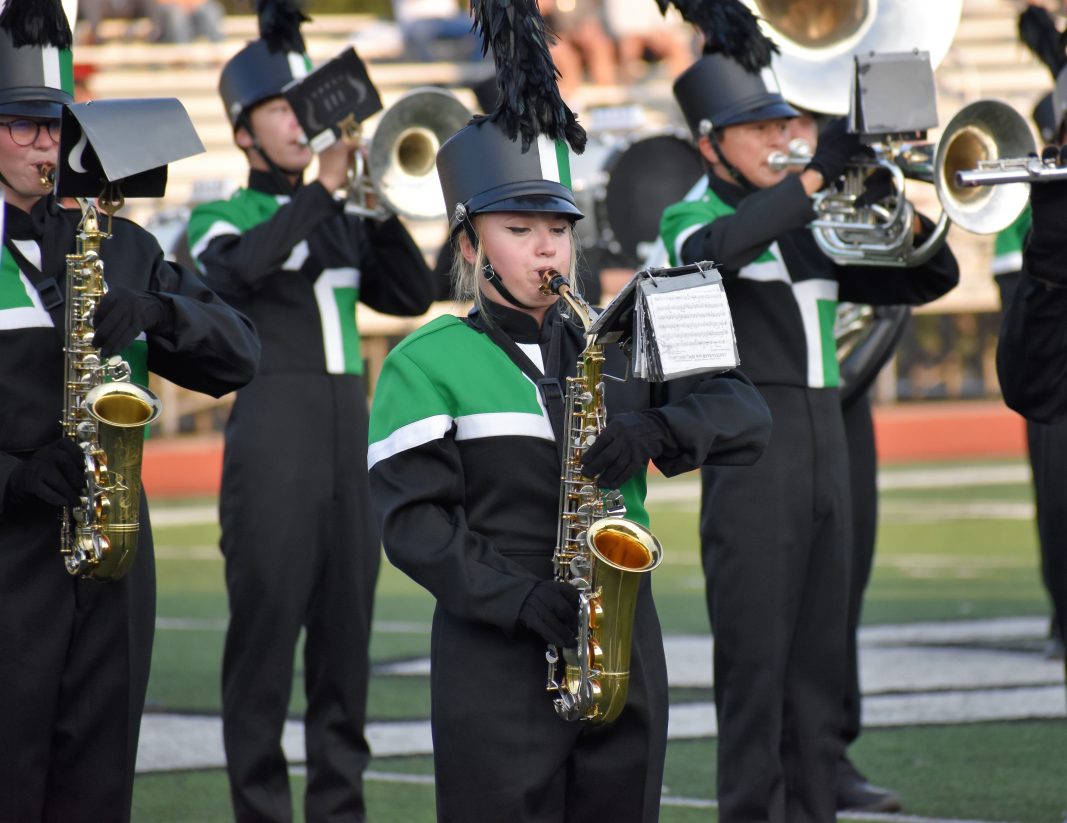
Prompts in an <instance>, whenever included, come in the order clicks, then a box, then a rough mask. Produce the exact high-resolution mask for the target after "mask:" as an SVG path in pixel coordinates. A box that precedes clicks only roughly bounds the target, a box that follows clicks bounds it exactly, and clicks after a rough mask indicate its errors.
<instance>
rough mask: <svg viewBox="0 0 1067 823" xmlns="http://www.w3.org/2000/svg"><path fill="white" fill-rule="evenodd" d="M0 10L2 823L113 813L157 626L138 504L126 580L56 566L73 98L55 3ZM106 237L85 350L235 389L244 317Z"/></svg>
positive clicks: (145, 248)
mask: <svg viewBox="0 0 1067 823" xmlns="http://www.w3.org/2000/svg"><path fill="white" fill-rule="evenodd" d="M2 5H3V9H2V11H0V192H2V193H3V199H4V200H6V205H5V206H4V216H3V217H4V219H3V221H2V223H3V227H4V232H3V235H4V236H3V240H4V245H3V249H2V251H0V386H2V389H0V624H2V625H3V627H4V631H3V633H2V635H0V700H2V701H3V703H4V705H5V706H6V707H7V710H6V711H5V712H4V716H3V719H2V720H0V821H4V823H33V821H53V820H62V821H65V823H66V822H68V821H69V822H70V823H77V821H86V823H89V822H90V821H92V823H98V822H99V821H103V820H107V821H127V820H129V818H130V804H131V797H132V790H133V777H134V763H135V759H136V753H137V738H138V732H139V729H140V722H141V712H142V709H143V707H144V699H145V691H146V688H147V685H148V671H149V663H150V659H151V652H152V637H153V631H154V624H155V561H154V557H153V550H152V535H151V530H150V527H149V521H148V511H147V507H146V503H145V499H144V496H143V495H142V497H141V511H140V519H139V523H140V531H139V548H138V552H137V555H136V559H135V562H134V564H133V566H132V569H131V570H130V572H129V574H128V575H127V576H126V577H124V578H123V579H121V580H118V581H114V582H97V581H93V580H86V579H81V578H78V577H73V576H71V575H70V574H68V573H67V571H66V569H65V567H64V563H63V559H62V558H61V556H60V552H59V549H60V520H59V514H60V511H61V510H62V508H63V507H65V506H71V505H76V504H77V502H78V498H79V495H80V494H82V493H83V492H82V489H83V487H84V482H85V481H84V473H85V462H84V457H83V455H82V452H81V450H80V449H79V448H78V447H77V446H76V445H75V444H74V443H73V441H71V440H69V439H67V438H65V437H63V436H62V430H61V427H60V425H59V421H60V418H61V416H62V412H63V406H64V342H65V336H66V332H65V328H64V323H65V316H66V315H65V312H66V306H65V301H66V300H68V299H70V295H67V294H65V291H66V285H65V284H66V271H65V269H66V261H65V255H66V254H71V253H73V252H74V250H75V236H76V233H77V231H78V223H79V220H80V218H81V215H80V213H79V212H78V211H77V210H67V209H63V208H61V207H59V205H58V204H57V202H56V199H55V197H54V195H53V194H52V193H51V183H49V182H47V181H46V180H42V169H43V168H46V167H47V168H55V167H56V166H57V162H58V153H59V149H58V143H57V141H58V139H59V128H60V115H61V113H62V109H63V106H64V105H66V104H70V103H71V102H72V97H71V93H70V91H71V89H70V87H69V86H61V85H60V78H61V77H63V76H64V72H63V71H62V66H63V65H64V64H65V63H67V64H68V65H69V62H68V61H69V58H70V51H69V49H70V28H69V25H68V24H67V22H66V20H65V19H64V18H63V17H62V9H60V8H59V4H58V3H55V5H54V8H53V7H51V5H50V4H48V3H41V2H37V0H33V2H31V0H8V2H7V3H6V4H2ZM50 15H54V16H50ZM28 32H37V33H38V37H34V36H33V35H32V34H28ZM41 32H48V34H45V35H43V37H42V36H41V35H40V33H41ZM68 79H69V78H68ZM119 139H125V140H129V139H130V135H129V134H128V133H127V134H125V135H123V136H122V137H120V138H119ZM130 150H131V151H133V152H136V148H135V146H134V145H132V144H131V145H130ZM111 232H112V236H111V237H110V238H108V239H105V240H104V241H103V242H102V245H101V252H100V256H101V259H102V261H103V264H104V276H105V278H106V280H107V282H108V285H109V286H110V290H109V291H108V292H107V293H106V294H105V295H104V296H103V297H102V298H101V299H100V301H99V303H98V304H97V306H96V310H95V318H94V319H95V326H96V333H95V335H94V336H93V339H92V345H93V346H94V347H97V348H99V349H100V351H101V354H102V355H103V356H105V357H106V356H110V355H114V354H119V353H121V355H122V356H123V358H124V359H126V360H127V361H128V362H129V363H130V365H131V367H132V369H133V379H134V382H140V383H142V384H144V383H146V382H147V372H148V371H149V370H151V371H153V372H156V373H158V374H160V375H161V376H163V377H165V378H167V379H168V380H171V381H173V382H175V383H177V384H179V385H182V386H185V387H187V388H190V389H194V390H197V391H202V392H205V393H208V394H211V395H213V396H216V397H218V396H221V395H223V394H225V393H227V392H229V391H232V390H234V389H236V388H238V387H239V386H241V385H243V384H245V383H247V382H248V380H250V379H251V378H252V375H253V374H254V372H255V366H256V359H257V357H258V354H259V346H258V341H257V340H256V337H255V334H254V332H253V330H252V327H251V325H250V324H249V323H248V321H247V320H245V319H244V318H243V317H242V316H240V315H239V314H237V313H236V312H235V311H233V310H232V309H231V308H230V307H228V306H226V305H225V304H224V303H223V302H222V301H221V300H219V299H218V298H217V297H216V296H215V295H214V294H213V293H212V292H211V291H210V290H209V289H208V288H207V287H206V286H205V285H204V284H203V283H202V282H201V281H200V279H199V278H198V277H196V276H195V275H194V274H192V273H191V272H189V271H187V270H185V269H182V268H180V267H178V266H174V265H171V264H169V263H167V262H165V261H164V259H163V253H162V251H161V250H160V248H159V245H158V244H157V243H156V241H155V240H154V239H153V238H152V236H151V235H150V234H149V233H148V232H146V231H144V230H143V229H142V228H140V227H139V226H136V225H134V224H133V223H131V222H129V221H127V220H123V219H120V218H115V219H113V220H112V225H111Z"/></svg>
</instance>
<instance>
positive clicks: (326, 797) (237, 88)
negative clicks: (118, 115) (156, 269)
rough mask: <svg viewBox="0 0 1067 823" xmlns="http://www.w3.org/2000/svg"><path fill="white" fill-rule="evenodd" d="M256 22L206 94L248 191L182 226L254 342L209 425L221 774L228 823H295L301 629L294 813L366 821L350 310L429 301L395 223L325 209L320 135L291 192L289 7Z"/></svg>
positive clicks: (358, 426) (359, 421)
mask: <svg viewBox="0 0 1067 823" xmlns="http://www.w3.org/2000/svg"><path fill="white" fill-rule="evenodd" d="M287 12H288V13H287ZM268 14H273V18H272V19H274V20H276V21H278V25H266V24H264V25H262V26H261V37H260V39H259V40H256V41H254V42H252V43H250V44H248V45H247V46H246V47H245V48H244V49H242V50H241V51H240V52H238V53H237V54H236V55H235V56H234V57H233V58H232V59H230V60H229V61H228V62H227V63H226V65H225V66H224V67H223V70H222V76H221V79H220V82H219V91H220V94H221V96H222V100H223V103H224V105H225V107H226V111H227V114H228V115H229V117H230V122H231V124H232V126H233V131H234V141H235V142H236V144H237V145H238V146H239V147H240V148H241V149H242V150H243V151H244V152H245V155H246V157H247V160H248V166H249V176H248V186H247V187H246V188H244V189H241V190H239V191H238V192H237V193H236V194H234V195H233V196H232V197H231V198H230V199H229V200H224V201H218V202H214V203H206V204H203V205H200V206H197V207H196V208H195V209H194V210H193V213H192V215H191V217H190V220H189V245H190V248H191V250H192V254H193V256H194V258H195V259H196V261H197V264H198V266H199V267H200V269H201V270H202V271H203V272H204V275H205V278H206V279H207V281H208V282H209V283H210V284H211V285H212V286H213V287H214V288H215V289H216V290H217V291H218V293H219V294H220V295H222V296H223V297H224V298H225V299H226V300H227V301H229V302H230V303H232V304H233V305H234V306H236V307H238V308H239V309H240V310H242V311H244V312H245V313H246V314H247V315H248V316H249V317H250V318H251V319H252V321H253V322H254V323H255V325H256V328H257V329H258V331H259V334H260V337H261V338H262V340H263V356H262V360H261V363H260V369H259V373H258V374H257V375H256V379H255V380H253V381H252V382H251V383H250V384H249V385H248V386H247V387H246V388H245V389H243V390H242V391H240V392H239V393H238V395H237V399H236V401H235V403H234V407H233V411H232V412H231V414H230V419H229V421H228V423H227V426H226V435H225V453H224V460H223V475H222V488H221V492H220V502H219V516H220V521H221V526H222V537H221V548H222V554H223V556H224V558H225V561H226V591H227V594H228V597H229V606H230V623H229V627H228V629H227V632H226V645H225V651H224V657H223V662H222V717H223V739H224V743H225V748H226V768H227V772H228V774H229V778H230V790H231V796H232V801H233V808H234V814H235V816H236V818H237V819H238V820H257V821H267V820H271V821H288V820H291V819H292V800H291V798H290V790H289V775H288V766H287V764H286V759H285V754H284V752H283V750H282V730H283V726H284V723H285V720H286V716H287V714H288V710H289V698H290V692H291V686H292V680H293V654H294V650H295V649H296V645H297V642H298V640H299V637H300V632H301V629H303V631H304V633H305V638H306V639H305V645H304V688H305V693H306V696H307V710H306V712H305V718H304V719H305V737H306V741H307V743H306V746H307V769H308V782H307V792H306V797H305V800H304V808H305V812H306V816H307V819H308V820H309V821H312V820H314V821H323V820H338V819H345V820H363V819H364V814H365V808H364V807H365V803H364V796H363V780H362V776H363V771H364V769H365V768H366V766H367V763H368V761H369V759H370V751H369V748H368V746H367V742H366V740H365V739H364V733H363V729H364V723H365V715H366V701H367V685H368V678H369V674H370V660H369V643H370V632H371V615H372V607H373V598H374V587H375V583H376V580H377V575H378V564H379V558H380V554H381V549H380V544H379V540H378V534H377V531H376V529H375V525H374V517H373V515H372V513H371V511H370V507H369V503H368V499H367V481H366V470H365V466H366V448H367V432H366V427H367V417H366V408H367V389H366V384H365V382H364V376H363V369H364V365H363V359H362V357H361V355H360V348H359V345H360V341H359V330H358V328H357V327H356V302H357V300H358V301H360V302H363V303H364V304H366V305H368V306H371V307H372V308H375V309H377V310H379V311H382V312H386V313H390V314H398V315H418V314H421V313H423V312H424V311H426V310H427V308H429V306H430V303H431V302H432V294H431V287H430V272H429V269H428V268H427V266H426V263H425V261H424V260H423V257H422V255H421V253H420V252H419V250H418V248H417V247H416V246H415V243H414V241H413V240H412V239H411V237H410V235H409V234H408V232H407V230H406V229H405V228H404V227H403V226H402V225H401V223H400V221H399V220H398V219H397V218H396V217H395V216H393V217H390V218H389V219H387V220H383V221H381V222H377V221H374V220H370V219H364V218H360V217H357V216H355V215H350V214H347V213H346V212H345V210H344V203H343V201H342V200H339V199H338V198H337V197H336V196H335V193H336V192H337V191H338V190H339V189H340V188H342V187H343V186H344V185H345V183H346V180H347V172H348V169H349V168H350V167H351V166H352V160H353V156H354V151H355V149H354V148H352V147H350V146H348V145H347V144H345V143H344V142H343V141H337V142H336V143H334V144H333V145H332V146H330V147H329V148H327V149H326V150H325V151H323V152H322V153H321V154H320V155H319V164H318V176H317V178H316V179H315V180H313V181H311V182H309V183H304V182H303V172H304V170H305V169H306V168H307V167H308V165H309V164H310V163H311V159H312V152H311V150H310V148H309V147H308V146H307V143H306V141H305V139H304V135H303V132H302V130H301V128H300V125H299V124H298V122H297V120H296V117H295V116H294V114H293V111H292V109H291V108H290V106H289V103H288V102H287V101H286V99H285V98H284V97H283V96H281V92H282V89H283V88H284V87H285V86H286V85H287V84H288V83H290V82H292V81H293V80H295V79H299V78H300V77H303V76H304V75H305V74H306V73H307V72H308V69H309V65H310V61H309V60H308V58H307V56H306V54H304V44H303V38H302V37H301V35H300V32H299V14H300V13H299V12H298V11H297V10H296V9H295V8H292V7H286V5H285V4H272V3H269V2H268V3H264V4H262V5H261V21H265V20H267V19H268V17H267V15H268ZM299 466H306V467H308V469H309V470H308V471H303V470H300V469H294V467H299Z"/></svg>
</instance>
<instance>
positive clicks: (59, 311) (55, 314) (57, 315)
mask: <svg viewBox="0 0 1067 823" xmlns="http://www.w3.org/2000/svg"><path fill="white" fill-rule="evenodd" d="M4 247H5V248H6V249H7V252H8V254H10V255H11V257H12V259H14V261H15V265H17V266H18V267H19V271H21V272H22V273H23V274H25V275H26V277H27V278H29V281H30V282H31V283H32V284H33V287H34V288H35V289H37V294H38V295H39V296H40V298H41V305H42V306H43V307H44V309H45V311H47V312H48V315H49V317H51V318H52V326H53V327H54V328H55V330H56V332H58V334H59V336H60V338H63V339H65V337H66V334H65V327H66V324H67V317H66V313H65V311H64V309H63V303H64V297H63V289H62V288H61V287H60V285H59V282H58V281H57V280H56V278H54V277H46V276H45V274H44V272H42V271H41V270H40V269H39V268H37V267H36V266H35V265H33V263H31V262H30V261H29V260H28V259H27V257H26V255H24V254H23V253H22V252H21V251H20V250H19V247H18V246H16V245H15V243H14V241H13V240H11V239H8V240H7V241H5V242H4Z"/></svg>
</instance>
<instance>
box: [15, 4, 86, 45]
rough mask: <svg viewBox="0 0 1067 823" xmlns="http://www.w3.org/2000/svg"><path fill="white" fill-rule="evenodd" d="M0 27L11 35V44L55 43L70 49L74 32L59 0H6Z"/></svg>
mask: <svg viewBox="0 0 1067 823" xmlns="http://www.w3.org/2000/svg"><path fill="white" fill-rule="evenodd" d="M0 29H4V30H5V31H6V32H7V33H8V34H10V35H11V44H12V45H13V46H15V47H16V48H19V47H21V46H54V47H55V48H57V49H69V48H70V46H71V42H72V41H73V39H74V38H73V36H72V35H71V32H70V23H69V22H67V16H66V14H64V13H63V5H62V3H60V0H26V1H25V2H18V0H7V4H6V5H5V6H4V10H3V11H2V12H0Z"/></svg>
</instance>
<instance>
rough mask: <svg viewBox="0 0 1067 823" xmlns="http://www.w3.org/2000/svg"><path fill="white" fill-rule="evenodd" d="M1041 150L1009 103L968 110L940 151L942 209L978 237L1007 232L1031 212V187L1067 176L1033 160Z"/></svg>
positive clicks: (951, 126) (957, 118)
mask: <svg viewBox="0 0 1067 823" xmlns="http://www.w3.org/2000/svg"><path fill="white" fill-rule="evenodd" d="M1036 149H1037V144H1036V143H1035V141H1034V137H1033V135H1032V134H1031V132H1030V126H1029V125H1028V124H1027V122H1026V120H1025V119H1024V118H1023V116H1022V115H1021V114H1019V113H1018V112H1017V111H1015V109H1013V108H1012V107H1011V106H1009V105H1008V104H1007V103H1002V102H1000V101H998V100H978V101H976V102H974V103H971V104H970V105H968V106H964V107H963V108H962V109H960V111H958V112H957V113H956V115H955V116H954V117H953V118H952V119H951V120H950V121H949V123H948V125H947V126H945V131H944V133H943V134H942V136H941V142H940V143H939V144H938V147H937V163H936V166H937V177H936V178H935V185H936V186H937V189H938V197H939V198H940V199H941V203H942V207H943V208H944V209H945V211H947V212H948V213H949V214H950V215H951V216H952V219H953V220H955V221H956V222H957V223H961V224H962V225H963V226H964V227H965V228H968V230H969V231H974V232H976V233H978V234H990V233H993V232H996V231H1000V230H1001V229H1003V228H1005V227H1007V226H1008V225H1010V224H1011V222H1012V221H1013V220H1015V218H1016V217H1018V216H1019V214H1020V213H1021V212H1022V210H1023V209H1024V208H1026V203H1027V201H1028V200H1029V198H1030V187H1029V186H1028V185H1027V183H1037V182H1044V181H1046V180H1055V179H1057V178H1059V177H1063V176H1065V175H1067V170H1063V171H1060V170H1059V167H1058V165H1057V163H1056V161H1050V162H1047V161H1043V160H1041V159H1040V158H1038V157H1036V156H1034V157H1027V155H1029V154H1031V153H1032V152H1034V151H1036ZM1004 184H1007V185H1004Z"/></svg>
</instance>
